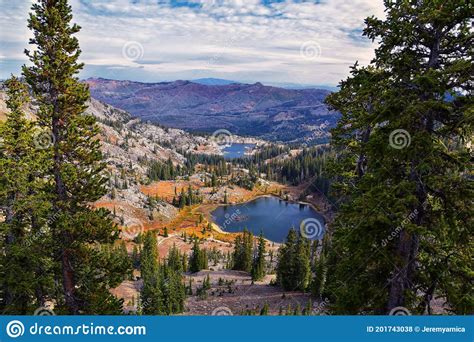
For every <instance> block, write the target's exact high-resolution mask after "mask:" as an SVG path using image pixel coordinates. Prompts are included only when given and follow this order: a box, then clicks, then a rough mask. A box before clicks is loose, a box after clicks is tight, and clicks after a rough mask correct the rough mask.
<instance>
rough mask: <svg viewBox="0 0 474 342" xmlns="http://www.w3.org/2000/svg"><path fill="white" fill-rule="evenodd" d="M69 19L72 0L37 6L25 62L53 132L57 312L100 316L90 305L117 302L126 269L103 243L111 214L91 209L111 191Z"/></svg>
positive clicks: (113, 231)
mask: <svg viewBox="0 0 474 342" xmlns="http://www.w3.org/2000/svg"><path fill="white" fill-rule="evenodd" d="M71 21H72V11H71V7H70V6H69V5H68V2H67V0H38V2H36V3H34V4H33V5H32V12H31V14H30V17H29V20H28V28H29V29H31V30H32V32H33V38H32V39H30V44H32V45H35V47H36V48H35V50H34V51H28V50H26V54H27V56H28V57H29V59H30V61H31V63H32V66H30V67H26V66H24V67H23V73H24V75H25V79H26V81H27V83H28V84H29V85H30V88H31V90H32V93H33V96H34V97H35V99H36V101H37V103H38V106H39V110H38V120H37V124H38V125H39V127H40V128H41V129H42V130H44V131H46V132H49V133H50V142H51V143H50V144H48V145H44V146H42V148H44V149H45V150H46V153H48V154H50V155H51V157H52V159H51V163H50V164H49V165H48V166H49V169H48V170H47V176H48V179H50V180H51V183H50V185H51V189H50V193H52V194H53V196H52V198H51V205H52V210H53V212H54V213H55V220H54V221H53V222H51V224H50V228H51V232H52V239H53V242H54V243H53V246H54V247H55V257H56V258H58V259H59V260H60V263H61V265H60V274H58V275H57V276H58V277H60V282H59V283H62V296H61V297H58V298H56V302H57V310H61V308H64V309H65V310H67V312H69V313H70V314H79V313H97V312H93V311H91V310H92V302H93V301H94V300H95V299H96V298H97V297H100V298H101V301H102V305H101V308H102V309H103V310H104V311H105V312H109V311H110V310H109V305H110V308H113V307H117V304H118V303H117V300H116V299H115V298H114V297H113V296H112V295H111V294H110V293H109V288H110V287H113V286H116V285H118V283H119V282H120V281H121V278H122V277H123V276H124V274H121V272H122V271H123V270H118V269H116V268H115V267H113V266H114V265H110V263H109V262H108V261H109V256H110V255H109V254H108V253H107V252H106V250H107V248H102V246H105V245H107V244H111V243H113V241H114V240H115V239H117V238H118V230H117V228H116V226H115V225H114V224H113V223H112V221H111V220H110V218H109V217H108V212H106V211H104V210H92V209H91V208H90V207H89V203H91V202H94V201H95V200H97V199H99V198H100V197H101V196H102V195H104V194H105V193H106V192H107V191H106V182H107V178H106V177H105V174H104V172H103V171H104V167H105V165H104V163H103V162H102V155H101V152H100V141H99V139H98V138H97V136H98V133H99V128H98V126H97V124H96V121H95V118H94V117H93V116H91V115H86V114H84V111H85V109H86V107H87V104H86V101H87V100H88V99H89V91H88V89H87V85H86V84H84V83H81V82H79V79H78V77H77V75H78V73H79V71H80V70H81V69H82V67H83V64H81V63H78V58H79V55H80V52H81V51H80V49H79V42H78V40H77V38H76V37H75V36H74V35H75V34H76V33H77V32H79V29H80V27H79V26H78V25H76V24H72V23H71ZM98 265H99V266H98ZM100 265H107V266H108V267H104V268H103V267H100ZM58 280H59V279H58Z"/></svg>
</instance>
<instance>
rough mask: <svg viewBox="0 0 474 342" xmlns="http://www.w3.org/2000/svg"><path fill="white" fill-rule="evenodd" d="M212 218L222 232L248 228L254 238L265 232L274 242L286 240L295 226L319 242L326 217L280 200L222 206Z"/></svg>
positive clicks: (265, 199)
mask: <svg viewBox="0 0 474 342" xmlns="http://www.w3.org/2000/svg"><path fill="white" fill-rule="evenodd" d="M211 215H212V217H213V220H214V222H215V223H216V224H217V225H219V227H220V228H221V229H222V230H223V231H227V232H241V231H243V230H244V228H247V229H248V230H249V231H251V232H252V233H253V234H255V235H258V234H260V232H261V231H262V232H263V235H264V237H265V238H267V239H268V240H270V241H274V242H283V241H285V238H286V236H287V235H288V231H289V230H290V229H291V228H292V227H293V228H295V229H296V230H297V231H298V230H300V231H304V232H305V234H306V235H305V234H303V235H305V236H306V237H308V238H310V239H312V240H314V239H318V240H319V239H320V238H322V236H323V235H324V223H325V222H324V218H323V217H322V216H321V215H320V214H319V213H318V212H316V211H315V210H314V209H313V208H312V207H310V206H309V205H306V204H299V203H290V202H287V201H284V200H281V199H279V198H277V197H260V198H257V199H255V200H253V201H250V202H247V203H242V204H236V205H227V206H220V207H218V208H216V209H215V210H214V211H213V212H212V213H211ZM302 222H303V225H302Z"/></svg>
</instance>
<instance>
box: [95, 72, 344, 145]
mask: <svg viewBox="0 0 474 342" xmlns="http://www.w3.org/2000/svg"><path fill="white" fill-rule="evenodd" d="M86 82H87V83H88V84H89V87H90V90H91V94H92V96H93V97H95V98H97V99H99V100H101V101H103V102H106V103H109V104H111V105H113V106H115V107H117V108H121V109H124V110H127V111H128V112H130V113H131V114H132V115H133V116H134V117H138V118H141V119H144V120H150V121H152V122H159V123H160V124H163V125H165V126H168V127H176V128H181V129H185V130H189V131H199V132H214V131H216V130H218V129H227V130H229V131H230V132H232V133H233V134H237V135H250V136H257V137H260V138H263V139H266V140H279V141H287V142H288V141H298V142H303V141H306V142H310V143H319V142H324V141H326V140H327V138H328V129H329V128H330V127H331V126H333V125H334V124H335V122H336V120H337V113H335V112H331V111H329V110H328V108H327V107H326V106H325V105H324V103H323V101H324V99H325V97H326V96H327V95H328V94H329V91H327V90H319V89H298V90H297V89H283V88H277V87H269V86H264V85H262V84H261V83H255V84H226V85H206V84H199V83H194V82H190V81H175V82H162V83H140V82H132V81H116V80H107V79H102V78H91V79H88V80H87V81H86Z"/></svg>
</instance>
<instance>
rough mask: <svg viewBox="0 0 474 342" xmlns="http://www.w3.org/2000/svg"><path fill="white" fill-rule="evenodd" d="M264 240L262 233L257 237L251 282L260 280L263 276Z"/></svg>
mask: <svg viewBox="0 0 474 342" xmlns="http://www.w3.org/2000/svg"><path fill="white" fill-rule="evenodd" d="M265 245H266V243H265V239H264V238H263V233H260V235H259V237H258V246H257V253H256V256H255V258H254V260H253V264H252V280H261V279H262V278H263V277H264V276H265V253H266V248H265Z"/></svg>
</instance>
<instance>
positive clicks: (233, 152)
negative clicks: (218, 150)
mask: <svg viewBox="0 0 474 342" xmlns="http://www.w3.org/2000/svg"><path fill="white" fill-rule="evenodd" d="M254 147H255V144H232V145H230V146H227V147H225V148H224V149H223V150H222V152H223V153H224V158H226V159H235V158H240V157H244V156H245V152H246V151H247V150H252V149H253V148H254Z"/></svg>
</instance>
